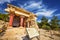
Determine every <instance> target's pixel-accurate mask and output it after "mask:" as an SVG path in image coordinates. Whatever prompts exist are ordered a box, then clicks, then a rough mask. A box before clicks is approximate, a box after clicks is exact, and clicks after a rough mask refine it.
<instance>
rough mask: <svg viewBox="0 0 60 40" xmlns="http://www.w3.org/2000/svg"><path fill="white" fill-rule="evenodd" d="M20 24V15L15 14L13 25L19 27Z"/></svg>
mask: <svg viewBox="0 0 60 40" xmlns="http://www.w3.org/2000/svg"><path fill="white" fill-rule="evenodd" d="M19 26H20V17H19V16H14V19H13V27H19Z"/></svg>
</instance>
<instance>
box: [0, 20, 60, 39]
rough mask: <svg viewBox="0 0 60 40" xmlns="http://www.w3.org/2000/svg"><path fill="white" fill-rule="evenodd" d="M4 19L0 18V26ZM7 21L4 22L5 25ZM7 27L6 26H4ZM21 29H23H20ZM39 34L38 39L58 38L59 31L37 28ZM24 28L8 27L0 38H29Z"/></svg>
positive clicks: (59, 37)
mask: <svg viewBox="0 0 60 40" xmlns="http://www.w3.org/2000/svg"><path fill="white" fill-rule="evenodd" d="M4 23H6V22H4V21H1V20H0V26H1V25H3V24H4ZM7 24H8V23H6V25H7ZM6 27H7V26H6ZM22 30H23V31H22ZM39 31H40V32H39V34H40V38H39V39H40V40H60V31H54V30H49V31H48V30H44V29H39ZM26 35H27V33H26V30H25V28H21V27H18V28H8V29H7V30H6V31H4V32H3V33H2V34H0V40H23V39H24V40H30V39H29V38H28V36H26ZM31 40H37V38H33V39H31Z"/></svg>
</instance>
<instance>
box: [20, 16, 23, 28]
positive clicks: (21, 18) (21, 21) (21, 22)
mask: <svg viewBox="0 0 60 40" xmlns="http://www.w3.org/2000/svg"><path fill="white" fill-rule="evenodd" d="M23 19H24V18H23V16H21V17H20V26H22V27H23Z"/></svg>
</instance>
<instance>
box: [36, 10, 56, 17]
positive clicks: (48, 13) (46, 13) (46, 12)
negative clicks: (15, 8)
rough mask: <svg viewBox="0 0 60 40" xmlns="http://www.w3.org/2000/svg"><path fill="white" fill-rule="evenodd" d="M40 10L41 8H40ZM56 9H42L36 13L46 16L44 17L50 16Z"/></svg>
mask: <svg viewBox="0 0 60 40" xmlns="http://www.w3.org/2000/svg"><path fill="white" fill-rule="evenodd" d="M40 10H41V9H40ZM55 11H56V10H47V9H44V10H42V11H40V12H39V11H38V12H37V13H36V15H38V16H40V15H43V16H46V17H52V16H53V13H54V12H55Z"/></svg>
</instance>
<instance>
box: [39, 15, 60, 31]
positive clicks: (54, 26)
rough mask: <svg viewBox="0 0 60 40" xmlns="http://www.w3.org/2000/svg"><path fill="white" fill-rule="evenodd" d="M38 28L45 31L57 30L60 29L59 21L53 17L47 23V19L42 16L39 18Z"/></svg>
mask: <svg viewBox="0 0 60 40" xmlns="http://www.w3.org/2000/svg"><path fill="white" fill-rule="evenodd" d="M38 26H39V28H43V29H47V30H50V29H52V30H58V29H59V28H60V20H58V18H57V16H53V17H52V19H51V21H50V22H48V19H47V18H46V17H45V16H43V17H42V18H41V22H38Z"/></svg>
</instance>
